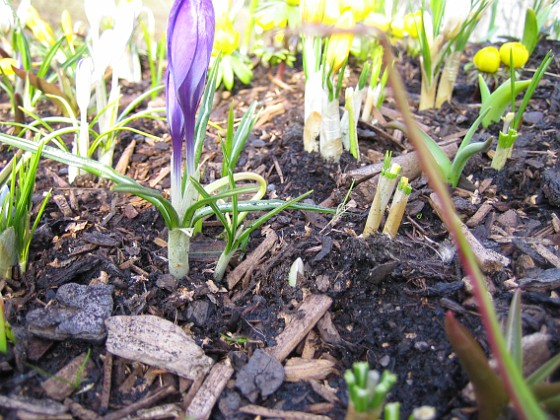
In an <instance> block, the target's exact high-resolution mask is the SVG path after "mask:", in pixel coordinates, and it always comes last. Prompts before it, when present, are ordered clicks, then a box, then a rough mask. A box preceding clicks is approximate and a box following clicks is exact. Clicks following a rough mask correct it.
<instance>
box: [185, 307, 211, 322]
mask: <svg viewBox="0 0 560 420" xmlns="http://www.w3.org/2000/svg"><path fill="white" fill-rule="evenodd" d="M209 310H210V304H209V303H208V302H207V301H205V300H195V301H194V302H192V303H190V304H189V306H188V307H187V319H188V320H189V321H192V322H194V324H195V325H196V326H197V327H203V326H204V325H205V324H206V322H207V320H208V311H209Z"/></svg>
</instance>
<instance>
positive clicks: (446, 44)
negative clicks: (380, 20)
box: [417, 0, 494, 110]
mask: <svg viewBox="0 0 560 420" xmlns="http://www.w3.org/2000/svg"><path fill="white" fill-rule="evenodd" d="M493 1H494V0H474V1H471V5H470V10H469V12H468V14H467V17H466V18H465V19H464V20H463V21H458V20H457V21H450V22H448V24H447V25H446V26H445V27H444V26H443V16H444V13H445V7H446V5H447V2H446V1H445V0H431V1H430V7H429V8H428V7H426V2H422V7H421V9H420V11H421V14H420V16H421V19H420V22H419V23H418V28H417V30H418V33H419V36H418V40H419V43H420V54H421V59H420V67H421V71H422V84H421V92H420V105H419V110H425V109H430V108H440V107H441V106H442V105H443V103H444V102H446V101H448V100H450V99H451V95H452V93H453V87H454V85H455V80H456V78H457V73H458V71H459V66H460V63H461V60H460V59H461V54H462V53H463V50H464V48H465V46H466V44H467V42H468V40H469V38H470V36H471V34H472V32H473V31H474V29H475V28H476V25H477V24H478V21H479V20H480V17H481V16H482V14H483V13H484V11H485V10H486V9H487V8H488V7H489V6H490V5H491V4H492V2H493ZM438 81H439V84H438ZM436 93H437V96H436Z"/></svg>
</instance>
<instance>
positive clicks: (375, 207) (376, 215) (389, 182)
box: [363, 164, 400, 238]
mask: <svg viewBox="0 0 560 420" xmlns="http://www.w3.org/2000/svg"><path fill="white" fill-rule="evenodd" d="M399 173H400V166H399V165H397V164H394V165H393V166H392V167H391V170H390V171H389V172H388V173H387V174H383V173H381V175H379V181H377V190H376V191H375V196H374V197H373V202H372V203H371V208H370V209H369V213H368V218H367V220H366V225H365V226H364V232H363V236H364V238H367V237H368V236H370V235H371V234H373V233H375V232H377V231H378V230H379V226H380V225H381V220H383V215H384V214H385V209H386V208H387V204H389V200H390V199H391V195H392V194H393V191H394V190H395V187H396V185H397V177H398V174H399Z"/></svg>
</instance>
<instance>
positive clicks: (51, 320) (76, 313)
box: [26, 283, 113, 342]
mask: <svg viewBox="0 0 560 420" xmlns="http://www.w3.org/2000/svg"><path fill="white" fill-rule="evenodd" d="M112 293H113V286H108V285H105V284H96V285H93V286H83V285H80V284H76V283H68V284H65V285H63V286H61V287H60V288H59V289H58V292H57V293H56V297H55V299H56V301H57V303H58V304H54V305H50V306H47V307H46V308H39V309H34V310H32V311H30V312H29V313H28V314H27V316H26V321H27V328H28V330H29V332H30V333H32V334H33V335H36V336H38V337H42V338H47V339H49V340H57V341H62V340H66V339H67V338H73V339H78V340H85V341H91V342H101V341H103V340H104V339H105V337H106V335H107V331H106V329H105V324H104V321H105V319H107V318H108V317H109V316H110V315H111V312H112V310H113V298H112V296H111V295H112Z"/></svg>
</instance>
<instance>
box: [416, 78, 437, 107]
mask: <svg viewBox="0 0 560 420" xmlns="http://www.w3.org/2000/svg"><path fill="white" fill-rule="evenodd" d="M422 74H424V72H422ZM436 90H437V83H436V81H435V80H428V77H422V85H421V88H420V104H419V105H418V111H424V110H426V109H431V108H433V107H434V105H435V102H436Z"/></svg>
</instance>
